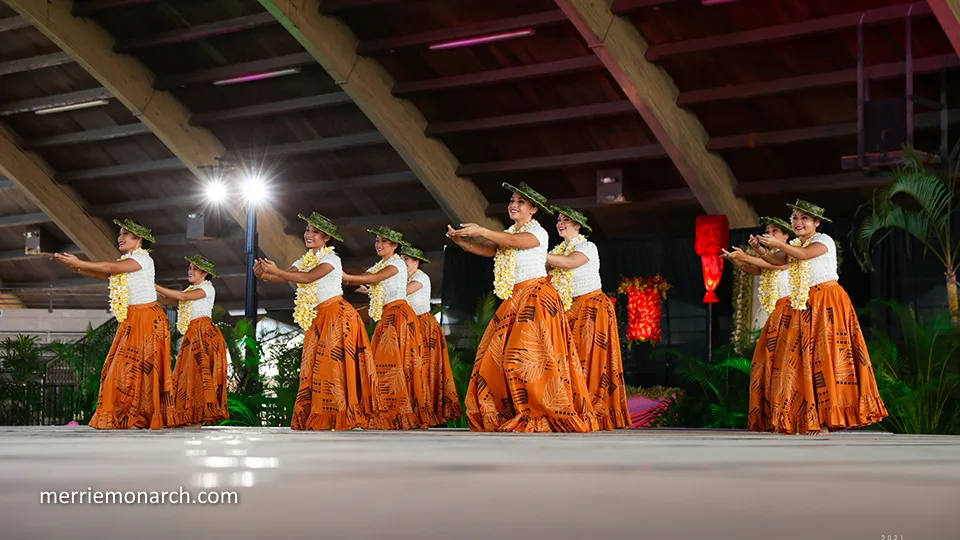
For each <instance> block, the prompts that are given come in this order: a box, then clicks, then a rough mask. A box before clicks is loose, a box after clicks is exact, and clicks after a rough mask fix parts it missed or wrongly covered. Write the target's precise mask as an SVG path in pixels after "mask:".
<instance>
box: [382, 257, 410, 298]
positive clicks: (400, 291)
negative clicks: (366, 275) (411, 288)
mask: <svg viewBox="0 0 960 540" xmlns="http://www.w3.org/2000/svg"><path fill="white" fill-rule="evenodd" d="M387 265H388V266H393V267H395V268H396V269H397V273H396V274H395V275H394V276H393V277H389V278H387V279H385V280H383V282H382V283H383V305H387V304H389V303H390V302H396V301H397V300H406V299H407V263H405V262H403V259H401V258H400V256H399V255H396V254H394V256H393V257H390V259H389V261H388V262H387Z"/></svg>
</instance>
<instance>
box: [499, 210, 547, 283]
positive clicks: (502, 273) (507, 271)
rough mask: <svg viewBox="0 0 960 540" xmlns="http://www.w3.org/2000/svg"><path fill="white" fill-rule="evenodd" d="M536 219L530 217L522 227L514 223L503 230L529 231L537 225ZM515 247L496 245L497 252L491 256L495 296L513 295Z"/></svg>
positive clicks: (515, 262) (513, 232) (512, 232)
mask: <svg viewBox="0 0 960 540" xmlns="http://www.w3.org/2000/svg"><path fill="white" fill-rule="evenodd" d="M539 226H540V224H539V223H537V220H535V219H531V220H530V221H528V222H527V223H526V224H525V225H523V226H522V227H517V224H516V223H514V224H513V225H511V226H510V228H509V229H507V230H505V231H503V232H506V233H510V234H520V233H525V232H527V231H529V230H530V229H532V228H534V227H539ZM517 251H519V250H518V249H517V248H507V247H503V246H498V247H497V253H496V255H494V256H493V292H494V294H496V295H497V298H499V299H501V300H506V299H508V298H510V297H511V296H513V286H514V285H515V284H516V283H514V282H515V280H516V277H517V276H516V274H515V271H516V268H517Z"/></svg>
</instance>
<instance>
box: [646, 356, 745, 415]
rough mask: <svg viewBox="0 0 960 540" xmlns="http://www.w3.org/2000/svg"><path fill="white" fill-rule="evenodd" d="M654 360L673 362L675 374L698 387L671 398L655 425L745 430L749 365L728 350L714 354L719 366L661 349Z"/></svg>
mask: <svg viewBox="0 0 960 540" xmlns="http://www.w3.org/2000/svg"><path fill="white" fill-rule="evenodd" d="M653 354H654V356H655V357H662V358H665V359H668V360H671V359H672V360H677V361H679V362H680V366H679V367H678V368H677V369H676V372H677V373H678V374H680V375H681V376H683V377H684V378H685V379H687V380H688V381H690V382H691V383H696V384H697V385H698V386H699V390H700V391H699V392H687V393H685V394H683V395H678V396H676V397H674V398H671V399H670V401H669V406H668V408H667V410H666V412H664V414H663V415H661V416H660V418H659V419H658V421H657V422H656V424H657V425H658V426H661V427H693V428H734V429H745V428H746V427H747V411H748V409H749V405H750V365H751V361H750V359H748V358H745V357H743V356H738V355H736V354H734V353H733V350H732V347H731V346H729V345H728V346H725V347H720V348H719V349H716V350H715V352H714V356H715V357H716V358H721V359H722V360H720V361H719V362H715V363H712V364H711V363H709V362H707V361H706V360H701V359H700V358H694V357H691V356H687V355H685V354H683V353H682V352H680V351H679V350H677V349H673V348H670V349H661V350H658V351H656V352H655V353H653Z"/></svg>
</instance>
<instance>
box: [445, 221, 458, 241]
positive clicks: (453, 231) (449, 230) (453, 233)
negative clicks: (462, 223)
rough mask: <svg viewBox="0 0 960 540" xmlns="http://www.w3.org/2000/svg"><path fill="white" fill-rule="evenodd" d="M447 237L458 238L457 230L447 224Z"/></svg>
mask: <svg viewBox="0 0 960 540" xmlns="http://www.w3.org/2000/svg"><path fill="white" fill-rule="evenodd" d="M447 238H450V239H453V240H456V239H457V230H456V229H454V228H453V227H451V226H450V225H449V224H447Z"/></svg>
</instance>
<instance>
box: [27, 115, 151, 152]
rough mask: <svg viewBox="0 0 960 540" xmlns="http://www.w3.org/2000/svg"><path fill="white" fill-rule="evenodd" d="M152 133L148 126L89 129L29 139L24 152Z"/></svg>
mask: <svg viewBox="0 0 960 540" xmlns="http://www.w3.org/2000/svg"><path fill="white" fill-rule="evenodd" d="M148 133H151V131H150V128H148V127H147V126H145V125H143V124H141V123H139V122H138V123H136V124H124V125H122V126H112V127H107V128H102V129H89V130H86V131H77V132H74V133H62V134H60V135H50V136H47V137H38V138H36V139H27V140H26V141H24V142H23V144H22V147H23V149H24V150H31V149H34V148H44V147H48V146H68V145H71V144H89V143H95V142H103V141H110V140H113V139H121V138H124V137H133V136H135V135H146V134H148Z"/></svg>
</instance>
